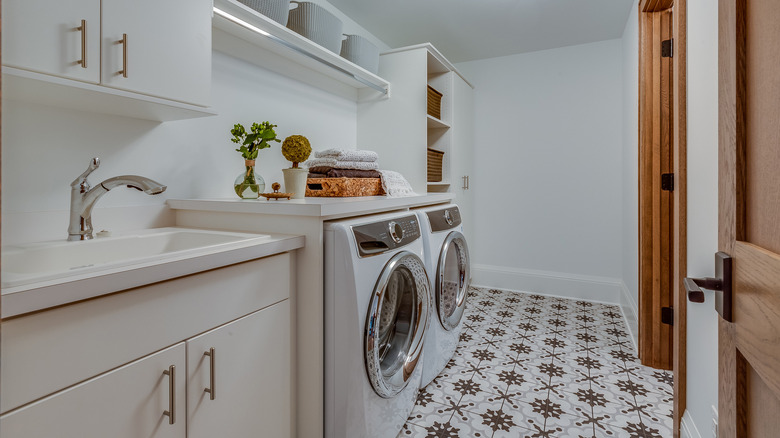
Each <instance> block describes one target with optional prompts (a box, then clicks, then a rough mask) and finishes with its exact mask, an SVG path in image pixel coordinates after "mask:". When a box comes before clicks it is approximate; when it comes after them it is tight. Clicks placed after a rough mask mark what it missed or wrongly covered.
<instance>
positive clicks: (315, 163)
mask: <svg viewBox="0 0 780 438" xmlns="http://www.w3.org/2000/svg"><path fill="white" fill-rule="evenodd" d="M336 163H337V160H336V159H335V158H332V157H329V158H314V159H311V160H308V161H306V162H305V163H303V165H304V167H308V168H310V169H311V168H312V167H335V166H336Z"/></svg>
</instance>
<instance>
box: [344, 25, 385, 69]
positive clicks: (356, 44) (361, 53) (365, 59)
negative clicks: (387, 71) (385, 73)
mask: <svg viewBox="0 0 780 438" xmlns="http://www.w3.org/2000/svg"><path fill="white" fill-rule="evenodd" d="M344 36H345V37H347V38H346V39H345V40H343V41H342V42H341V56H342V57H343V58H344V59H346V60H347V61H349V62H352V63H354V64H357V65H359V66H361V67H363V68H364V69H366V70H368V71H370V72H371V73H373V74H377V73H378V72H379V48H378V47H377V46H375V45H374V44H372V43H371V41H369V40H368V39H367V38H364V37H362V36H360V35H347V34H344Z"/></svg>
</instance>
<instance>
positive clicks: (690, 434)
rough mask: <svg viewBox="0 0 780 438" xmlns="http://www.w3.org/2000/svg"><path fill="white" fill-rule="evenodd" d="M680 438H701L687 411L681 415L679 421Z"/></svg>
mask: <svg viewBox="0 0 780 438" xmlns="http://www.w3.org/2000/svg"><path fill="white" fill-rule="evenodd" d="M680 438H702V436H701V434H700V433H699V429H697V428H696V424H695V423H694V422H693V417H691V413H690V411H688V410H686V411H685V413H683V417H682V421H680Z"/></svg>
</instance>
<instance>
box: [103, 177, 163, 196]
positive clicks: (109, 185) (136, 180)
mask: <svg viewBox="0 0 780 438" xmlns="http://www.w3.org/2000/svg"><path fill="white" fill-rule="evenodd" d="M100 185H101V186H103V188H105V189H106V191H109V190H111V189H113V188H116V187H120V186H127V187H128V188H131V189H136V190H139V191H142V192H144V193H146V194H147V195H159V194H160V193H162V192H164V191H165V189H167V188H168V187H167V186H165V185H162V184H160V183H158V182H156V181H154V180H151V179H149V178H146V177H143V176H138V175H121V176H115V177H113V178H109V179H107V180H105V181H103V182H102V183H100Z"/></svg>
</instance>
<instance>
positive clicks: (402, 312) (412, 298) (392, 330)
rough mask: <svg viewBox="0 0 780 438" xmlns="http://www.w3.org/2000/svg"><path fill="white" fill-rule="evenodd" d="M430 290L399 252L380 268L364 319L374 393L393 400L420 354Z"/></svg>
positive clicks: (411, 257)
mask: <svg viewBox="0 0 780 438" xmlns="http://www.w3.org/2000/svg"><path fill="white" fill-rule="evenodd" d="M429 293H430V285H429V282H428V275H427V273H426V271H425V265H424V264H423V261H422V260H420V258H419V257H418V256H416V255H415V254H413V253H411V252H408V251H403V252H400V253H398V254H396V255H395V256H394V257H393V258H392V259H390V261H389V262H388V263H387V264H386V265H385V267H384V269H383V270H382V273H381V275H380V276H379V280H378V281H377V283H376V287H375V288H374V293H373V295H372V298H371V304H370V306H369V309H368V315H367V318H366V334H365V347H366V349H365V358H366V371H367V372H368V377H369V380H370V381H371V385H372V386H373V387H374V391H376V393H377V394H378V395H379V396H381V397H384V398H389V397H393V396H395V395H396V394H398V393H399V392H401V390H403V389H404V387H406V384H407V383H408V381H409V379H410V378H411V377H412V373H413V372H414V369H415V367H416V366H417V365H418V362H419V360H420V354H421V353H422V342H423V338H424V336H425V328H426V327H427V324H428V313H429V305H430V304H429Z"/></svg>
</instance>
